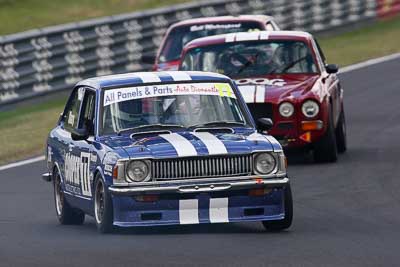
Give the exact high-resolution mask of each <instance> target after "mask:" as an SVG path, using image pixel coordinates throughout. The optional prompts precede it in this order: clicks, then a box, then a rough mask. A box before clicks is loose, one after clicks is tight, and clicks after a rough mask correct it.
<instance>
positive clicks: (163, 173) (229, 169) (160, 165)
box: [152, 155, 253, 181]
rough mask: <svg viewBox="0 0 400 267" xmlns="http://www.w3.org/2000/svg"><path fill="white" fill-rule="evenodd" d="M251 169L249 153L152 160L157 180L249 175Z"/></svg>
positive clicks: (251, 162) (251, 163)
mask: <svg viewBox="0 0 400 267" xmlns="http://www.w3.org/2000/svg"><path fill="white" fill-rule="evenodd" d="M252 171H253V161H252V156H251V155H236V156H225V157H223V156H220V157H203V158H202V157H199V158H185V159H168V160H154V161H153V162H152V176H153V178H154V179H155V180H158V181H160V180H174V179H186V178H202V177H224V176H238V175H250V174H252Z"/></svg>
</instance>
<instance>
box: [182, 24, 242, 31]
mask: <svg viewBox="0 0 400 267" xmlns="http://www.w3.org/2000/svg"><path fill="white" fill-rule="evenodd" d="M240 27H242V23H234V24H203V25H193V26H191V27H190V31H191V32H198V31H208V30H218V29H238V28H240Z"/></svg>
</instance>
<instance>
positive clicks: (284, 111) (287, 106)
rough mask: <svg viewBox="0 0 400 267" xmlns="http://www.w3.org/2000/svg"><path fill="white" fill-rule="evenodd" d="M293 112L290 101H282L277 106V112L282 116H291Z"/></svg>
mask: <svg viewBox="0 0 400 267" xmlns="http://www.w3.org/2000/svg"><path fill="white" fill-rule="evenodd" d="M293 113H294V107H293V105H292V104H291V103H289V102H283V103H282V104H281V105H280V106H279V114H281V116H282V117H285V118H289V117H290V116H292V115H293Z"/></svg>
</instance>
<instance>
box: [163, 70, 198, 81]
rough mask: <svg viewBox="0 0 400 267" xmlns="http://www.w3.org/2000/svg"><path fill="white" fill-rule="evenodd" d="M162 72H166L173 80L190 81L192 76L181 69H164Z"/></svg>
mask: <svg viewBox="0 0 400 267" xmlns="http://www.w3.org/2000/svg"><path fill="white" fill-rule="evenodd" d="M164 73H166V74H168V75H169V76H171V77H172V79H173V80H174V81H191V80H192V77H190V75H189V74H187V73H186V72H183V71H164Z"/></svg>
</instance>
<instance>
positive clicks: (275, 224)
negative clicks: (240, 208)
mask: <svg viewBox="0 0 400 267" xmlns="http://www.w3.org/2000/svg"><path fill="white" fill-rule="evenodd" d="M284 197H285V200H284V201H285V218H283V219H281V220H277V221H263V222H262V224H263V225H264V228H265V229H266V230H270V231H282V230H285V229H287V228H289V227H290V226H291V225H292V220H293V199H292V189H291V188H290V184H288V185H287V186H286V187H285V192H284Z"/></svg>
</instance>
